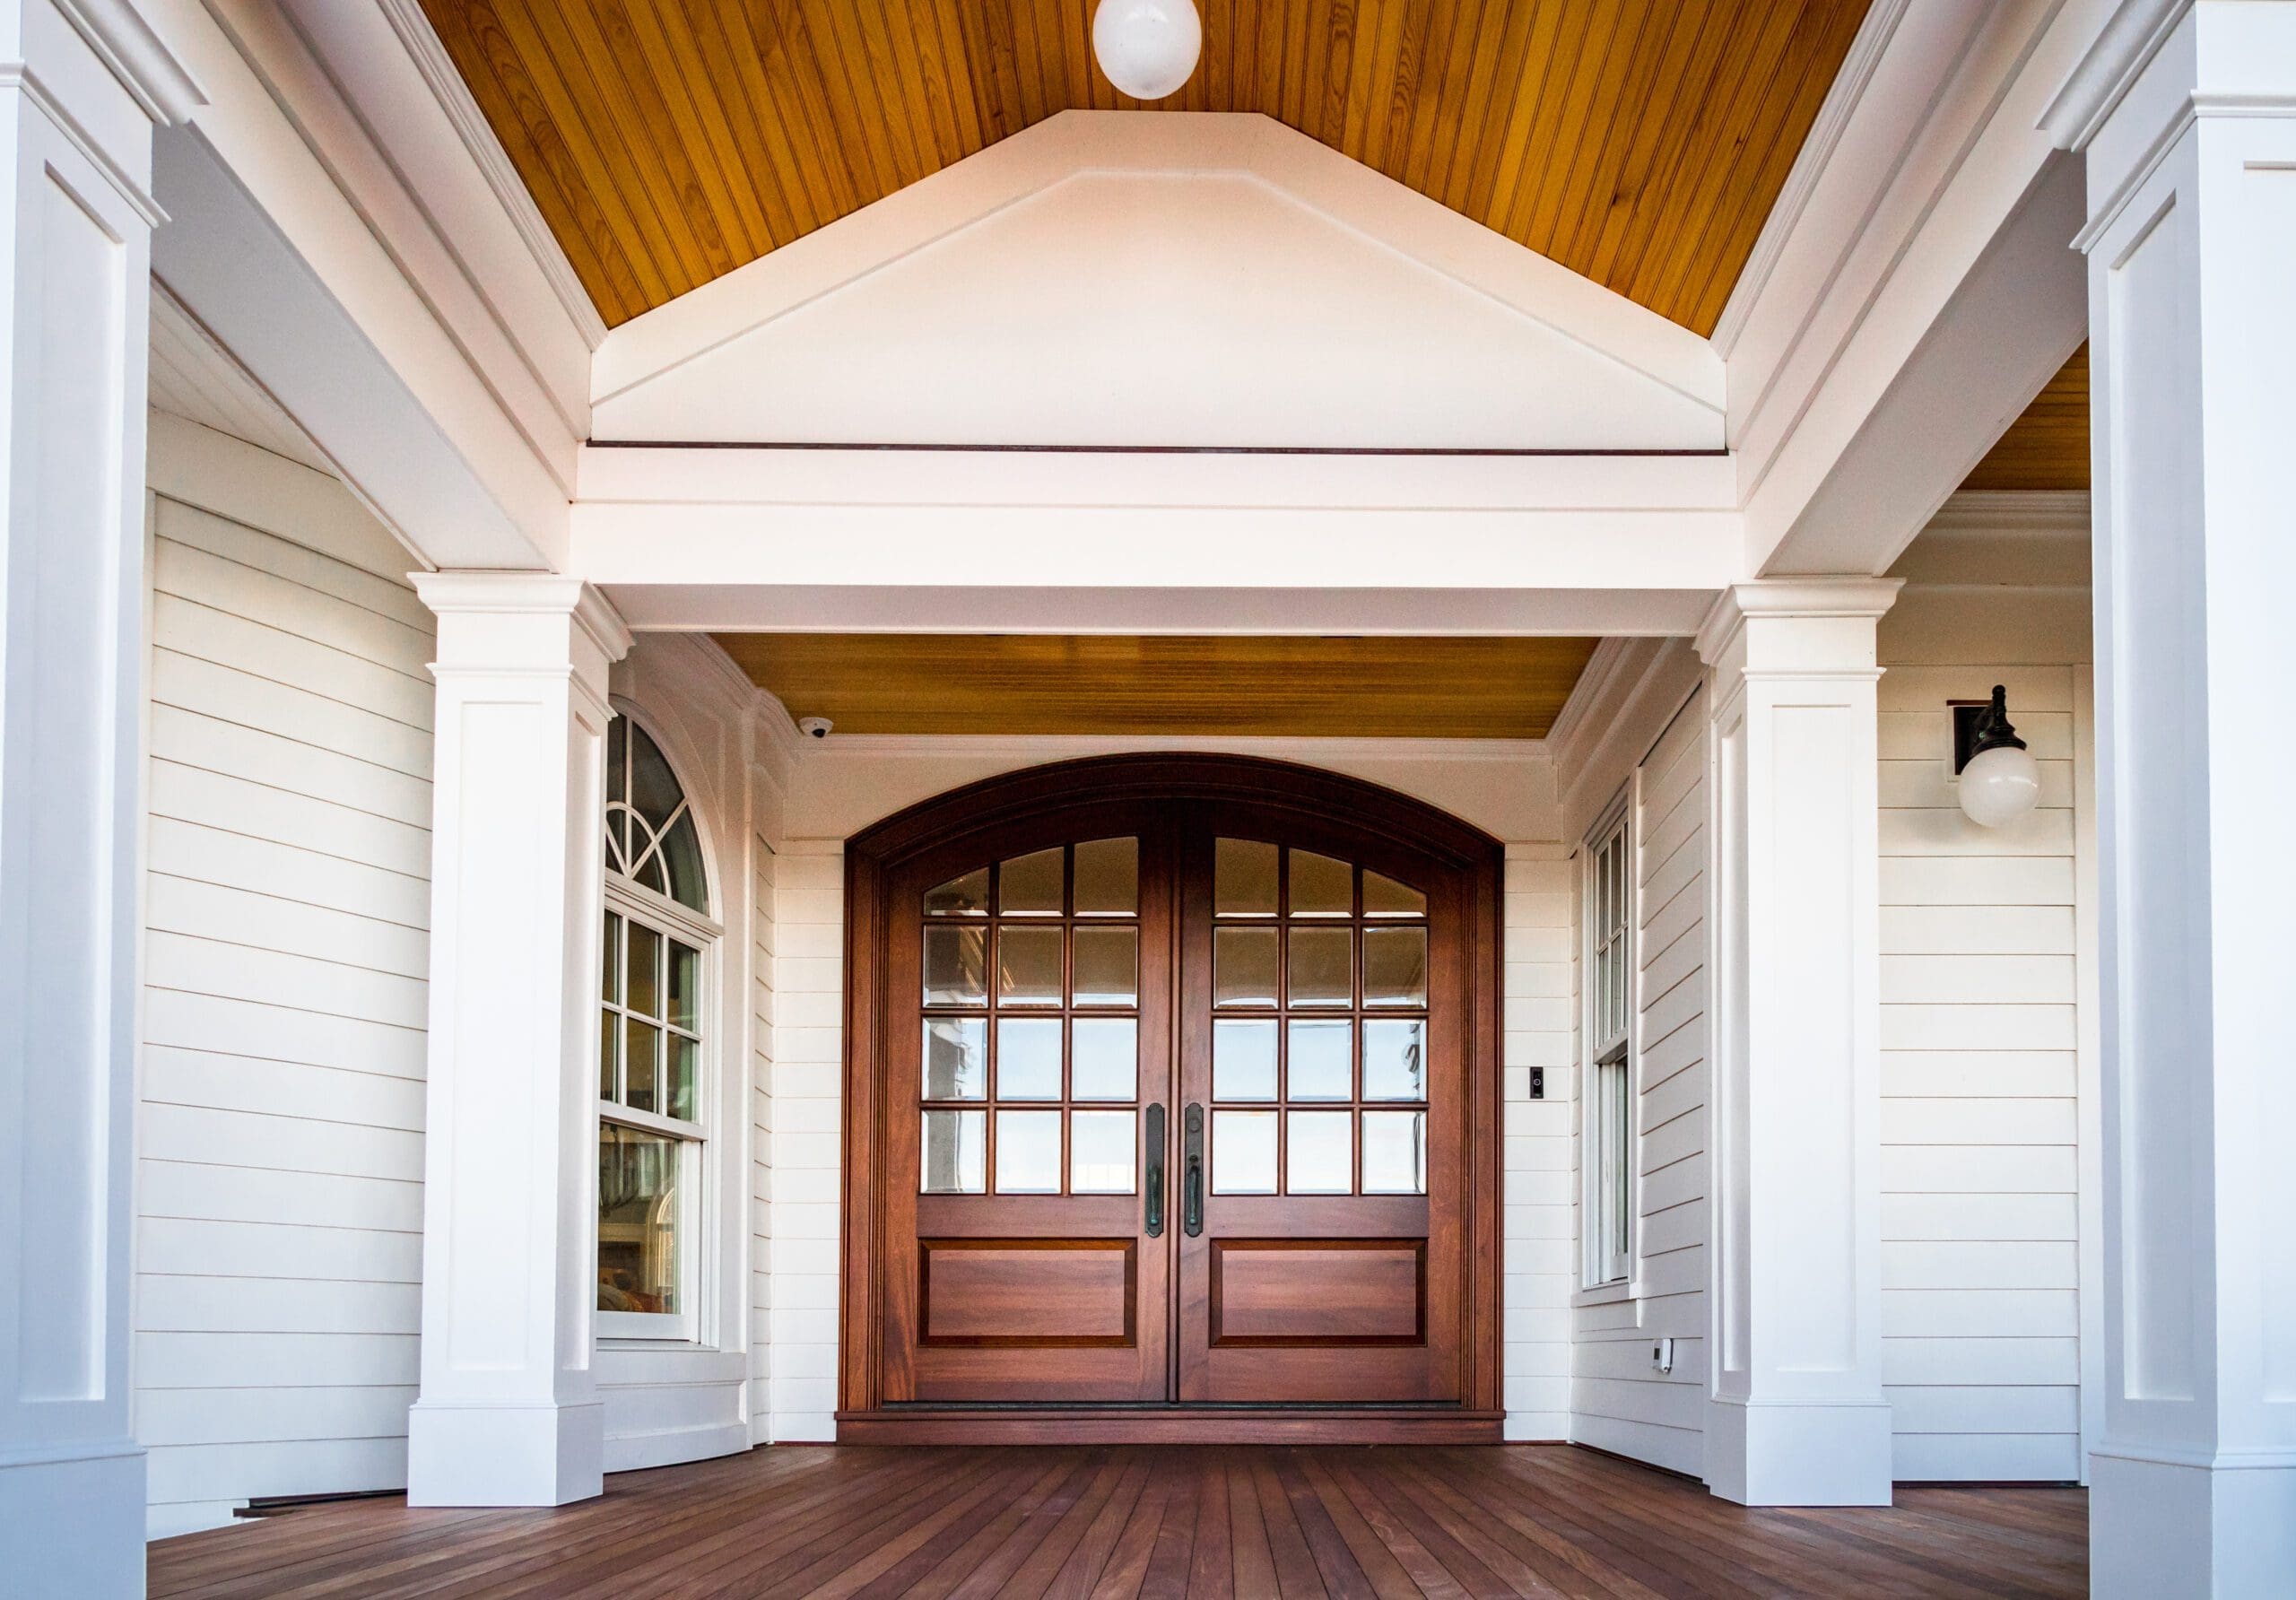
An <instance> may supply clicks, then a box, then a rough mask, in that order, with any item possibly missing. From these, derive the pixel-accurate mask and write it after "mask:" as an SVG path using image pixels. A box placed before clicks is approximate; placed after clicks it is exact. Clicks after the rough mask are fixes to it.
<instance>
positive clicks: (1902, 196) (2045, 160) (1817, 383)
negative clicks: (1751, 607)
mask: <svg viewBox="0 0 2296 1600" xmlns="http://www.w3.org/2000/svg"><path fill="white" fill-rule="evenodd" d="M2110 10H2111V6H2110V4H2109V0H2065V3H2064V4H2057V5H2052V4H2044V3H2042V0H2020V3H2018V4H1998V5H1996V4H1988V3H1987V0H1937V3H1936V4H1921V5H1918V6H1913V7H1910V8H1909V10H1908V11H1907V12H1906V13H1905V14H1904V16H1903V17H1902V18H1901V19H1900V22H1899V24H1898V26H1897V27H1896V29H1895V30H1893V32H1892V35H1891V37H1890V39H1889V41H1888V43H1887V45H1886V47H1885V48H1883V53H1882V57H1881V58H1880V60H1878V61H1877V62H1876V63H1875V64H1874V68H1873V70H1872V72H1871V73H1870V74H1869V75H1868V76H1867V78H1866V80H1865V85H1864V87H1863V90H1862V92H1861V94H1860V96H1859V99H1858V100H1857V104H1856V105H1855V106H1854V107H1853V108H1852V109H1850V110H1849V112H1848V117H1847V119H1846V122H1845V124H1844V126H1843V127H1842V129H1841V131H1840V134H1839V137H1838V139H1837V140H1836V142H1835V144H1834V147H1833V150H1832V152H1831V155H1830V158H1829V161H1828V163H1827V170H1825V171H1824V172H1823V173H1822V174H1821V175H1820V176H1819V177H1818V178H1816V179H1815V181H1814V183H1813V186H1812V188H1811V191H1810V194H1809V196H1808V198H1807V200H1806V202H1805V204H1804V205H1803V207H1802V210H1801V213H1800V215H1799V216H1798V217H1797V218H1796V224H1795V228H1794V230H1793V234H1792V236H1791V237H1790V238H1788V239H1787V240H1786V241H1785V243H1784V244H1783V246H1782V247H1781V248H1780V249H1779V254H1778V257H1777V259H1776V261H1775V263H1774V265H1772V266H1771V268H1770V273H1769V275H1768V277H1767V279H1766V280H1765V281H1764V283H1762V284H1761V288H1760V292H1759V294H1758V295H1757V296H1756V297H1755V299H1754V301H1753V303H1752V305H1751V306H1750V307H1749V308H1748V309H1747V310H1746V312H1745V315H1744V324H1743V326H1742V327H1741V328H1740V329H1739V330H1738V332H1737V337H1736V341H1735V344H1734V346H1733V349H1732V352H1731V356H1730V362H1729V372H1730V413H1731V415H1730V439H1731V443H1732V446H1733V448H1734V449H1735V451H1736V452H1737V457H1736V458H1737V461H1738V465H1739V471H1740V474H1741V494H1742V496H1743V499H1744V505H1745V507H1746V511H1747V540H1748V547H1747V552H1746V555H1747V567H1748V570H1751V571H1754V572H1765V571H1770V570H1789V569H1790V570H1816V569H1815V568H1814V567H1813V566H1812V565H1810V564H1809V563H1810V562H1811V561H1819V562H1821V563H1822V562H1833V563H1839V564H1836V565H1832V566H1831V567H1830V568H1829V569H1828V570H1835V571H1859V570H1865V571H1879V570H1882V569H1883V568H1884V567H1886V566H1887V564H1888V562H1889V561H1890V560H1891V559H1892V558H1893V556H1894V555H1895V553H1896V551H1897V550H1898V549H1900V548H1902V547H1903V544H1904V543H1905V541H1906V539H1908V538H1909V537H1910V536H1911V534H1912V533H1913V531H1915V530H1917V529H1918V527H1919V526H1920V525H1921V523H1922V521H1923V520H1924V519H1926V517H1927V515H1928V513H1929V512H1930V511H1931V510H1932V509H1935V506H1936V505H1937V504H1938V503H1939V502H1940V501H1941V500H1943V499H1944V496H1945V495H1946V494H1947V493H1949V492H1950V491H1952V488H1953V487H1954V485H1955V483H1958V478H1955V477H1952V476H1950V475H1947V474H1948V473H1949V471H1950V469H1949V468H1947V467H1942V466H1941V467H1937V468H1936V469H1935V470H1934V471H1929V472H1926V473H1925V474H1907V473H1900V474H1896V475H1897V478H1898V479H1899V480H1900V481H1898V482H1895V483H1881V484H1876V483H1861V484H1860V485H1858V488H1859V491H1860V492H1861V493H1865V494H1867V495H1871V494H1873V493H1875V492H1884V493H1887V494H1889V495H1891V496H1893V497H1895V498H1894V499H1892V500H1891V501H1890V502H1889V503H1884V504H1875V503H1874V502H1872V501H1871V500H1868V501H1867V502H1866V503H1865V508H1864V509H1863V511H1861V514H1860V516H1861V519H1862V520H1863V521H1864V522H1865V523H1866V524H1868V525H1869V526H1870V527H1871V530H1872V531H1871V535H1870V537H1866V536H1865V535H1860V534H1859V533H1857V531H1856V530H1854V529H1847V528H1843V527H1829V528H1828V529H1826V530H1822V533H1823V536H1822V539H1821V540H1820V541H1819V543H1821V544H1822V546H1823V551H1822V555H1814V556H1813V555H1810V554H1807V553H1804V554H1801V555H1798V556H1797V555H1796V554H1794V553H1791V552H1789V553H1788V554H1787V556H1786V557H1785V561H1786V562H1787V565H1786V566H1783V567H1781V566H1779V565H1778V564H1777V563H1778V562H1779V559H1780V547H1781V546H1782V545H1784V544H1785V543H1787V541H1788V539H1789V538H1790V537H1792V536H1794V535H1796V532H1797V530H1801V531H1804V532H1807V531H1808V530H1807V529H1805V528H1804V526H1803V525H1804V522H1805V517H1806V516H1807V514H1808V513H1809V512H1810V510H1811V509H1812V507H1813V502H1814V501H1816V500H1818V499H1819V497H1820V496H1821V494H1822V491H1824V490H1825V489H1826V487H1827V485H1828V483H1829V482H1830V480H1831V477H1832V475H1833V474H1835V472H1836V470H1837V468H1838V466H1839V465H1840V464H1841V463H1842V461H1843V459H1844V458H1845V457H1847V456H1848V455H1849V454H1850V453H1851V452H1852V450H1853V446H1855V447H1857V448H1858V449H1859V450H1862V451H1865V452H1866V453H1868V454H1872V453H1874V452H1880V451H1886V450H1887V449H1889V448H1893V447H1892V441H1891V440H1890V439H1885V438H1883V437H1881V433H1882V432H1883V431H1885V430H1886V429H1887V428H1888V427H1893V426H1902V425H1905V424H1909V423H1910V424H1912V425H1915V426H1918V427H1922V428H1926V429H1930V430H1936V429H1938V428H1941V427H1942V428H1944V429H1946V430H1966V431H1969V432H1970V437H1971V439H1975V440H1976V441H1977V442H1976V444H1975V446H1974V453H1972V454H1970V457H1969V460H1970V463H1973V462H1974V460H1975V459H1976V458H1977V457H1978V456H1979V455H1981V454H1982V453H1983V447H1984V445H1985V444H1986V443H1989V442H1990V435H1989V434H1987V435H1985V437H1983V438H1979V435H1980V434H1984V433H1985V430H1987V429H1988V428H1989V429H1991V430H1993V432H1996V433H1997V431H1998V426H1997V424H2003V423H2005V422H2006V421H2007V420H2008V418H2009V417H2010V416H2013V414H2014V412H2015V410H2016V409H2018V407H2019V406H2020V405H2021V404H2022V401H2023V400H2025V399H2029V398H2030V397H2031V392H2032V391H2033V390H2034V389H2037V388H2038V387H2039V379H2036V380H2034V381H2032V382H2031V383H2030V384H2029V383H2028V381H2027V380H2028V376H2029V375H2028V373H2027V372H2026V370H2025V369H2026V368H2027V367H2028V366H2031V365H2032V364H2033V362H2032V361H2028V360H2026V359H2025V357H2026V356H2027V355H2029V354H2031V353H2032V352H2022V351H2012V350H2005V349H1996V351H1995V352H1994V354H1995V356H1996V358H1997V359H1996V360H1993V361H1982V362H1978V363H1975V364H1974V365H1973V366H1971V367H1970V371H1969V373H1968V377H1969V378H1970V382H1972V383H1973V384H1974V385H1975V386H1976V387H1973V388H1964V389H1962V390H1961V392H1960V393H1959V394H1958V395H1957V396H1955V400H1956V404H1955V405H1954V406H1953V407H1952V408H1951V409H1950V410H1948V411H1946V412H1943V413H1941V412H1940V411H1939V410H1938V409H1937V408H1936V407H1935V406H1934V405H1914V404H1907V405H1900V407H1898V410H1899V411H1900V413H1904V414H1903V415H1901V416H1900V417H1898V418H1894V419H1892V418H1890V417H1887V416H1884V415H1883V410H1884V403H1885V402H1886V401H1887V400H1888V399H1889V398H1890V396H1891V395H1892V389H1893V387H1897V386H1899V385H1900V382H1901V380H1902V379H1903V378H1905V376H1906V374H1907V373H1908V370H1909V368H1912V367H1914V366H1915V365H1916V363H1917V361H1918V358H1919V357H1920V355H1921V353H1922V352H1923V348H1924V346H1925V344H1927V343H1931V342H1932V341H1934V340H1935V339H1936V338H1937V336H1938V335H1939V333H1940V330H1941V327H1943V326H1944V325H1945V323H1946V321H1947V319H1948V318H1949V317H1952V316H1953V315H1956V314H1958V313H1957V309H1956V308H1955V306H1954V300H1955V298H1956V296H1957V295H1959V294H1961V293H1962V292H1963V291H1965V290H1967V289H1970V287H1971V285H1972V283H1973V282H1974V281H1975V279H1976V277H1977V269H1978V268H1979V265H1980V264H1981V263H1982V261H1983V259H1984V258H1985V257H1987V254H1988V252H1991V251H1993V250H1994V248H1995V246H1996V240H1997V239H1999V238H2000V237H2001V235H2002V234H2003V232H2004V230H2005V228H2007V227H2008V226H2009V225H2010V223H2011V222H2012V221H2013V219H2014V218H2015V217H2016V216H2017V215H2018V213H2020V211H2021V210H2022V209H2026V208H2028V207H2029V206H2030V205H2031V204H2034V203H2036V196H2037V195H2038V194H2039V192H2040V191H2041V190H2042V189H2043V188H2045V187H2046V186H2045V185H2044V183H2043V178H2044V175H2045V173H2046V171H2047V169H2048V166H2049V163H2050V161H2051V160H2052V157H2053V155H2054V153H2055V152H2054V146H2053V145H2052V143H2051V142H2050V140H2049V138H2048V135H2046V134H2045V133H2044V132H2042V130H2041V128H2040V126H2039V124H2040V120H2041V117H2042V116H2043V114H2044V112H2045V111H2046V110H2047V109H2048V104H2049V102H2050V101H2051V100H2052V99H2053V97H2054V96H2055V94H2056V93H2057V89H2058V87H2059V85H2061V84H2062V83H2063V82H2064V81H2065V79H2066V75H2067V74H2069V73H2070V72H2071V71H2072V70H2073V68H2074V65H2075V64H2076V63H2077V62H2078V61H2079V59H2080V58H2081V57H2082V55H2083V53H2084V51H2085V50H2086V48H2087V47H2088V44H2089V41H2090V40H2091V39H2092V38H2093V37H2094V35H2095V33H2096V32H2097V30H2100V28H2101V27H2102V26H2103V25H2104V23H2105V22H2106V21H2107V19H2108V13H2109V12H2110ZM2064 242H2065V243H2066V247H2067V254H2068V255H2069V254H2070V253H2071V252H2070V244H2071V239H2070V238H2069V236H2068V238H2067V239H2066V240H2065V241H2064ZM2060 276H2061V274H2051V273H2048V272H2046V271H2043V272H2040V273H2038V274H2033V275H2032V281H2030V282H2027V283H2024V284H2022V292H2023V293H2025V294H2027V295H2028V296H2030V304H2029V305H2028V306H2026V307H2025V308H2023V309H2022V310H2018V311H2013V312H2011V313H2010V314H2009V316H2008V320H2009V322H2010V323H2011V325H2012V326H2021V327H2022V331H2023V332H2024V333H2025V334H2026V335H2028V336H2029V338H2030V340H2031V342H2033V343H2034V344H2035V348H2036V350H2038V349H2039V346H2040V345H2044V344H2047V345H2052V346H2054V345H2056V344H2058V343H2062V345H2063V348H2062V349H2059V350H2057V352H2056V356H2057V361H2060V362H2061V361H2062V360H2063V358H2064V356H2065V355H2066V353H2069V352H2070V351H2071V349H2072V347H2073V344H2074V343H2078V338H2079V334H2078V328H2077V326H2076V324H2078V323H2079V322H2080V321H2081V320H2083V318H2084V317H2085V309H2084V308H2083V305H2082V303H2081V298H2080V297H2079V295H2078V293H2077V291H2075V292H2074V294H2073V296H2072V297H2071V298H2068V297H2067V294H2066V289H2067V287H2068V285H2070V283H2072V280H2071V279H2070V278H2066V279H2065V280H2064V282H2062V283H2060V282H2058V279H2059V277H2060ZM2001 292H2002V290H2001V288H2000V286H1998V285H1984V286H1983V293H1982V296H1981V297H1980V298H1982V299H1983V300H1985V301H1986V305H1985V306H1983V307H1981V308H1980V309H1989V310H1990V311H1991V312H1993V313H1994V314H1996V315H2001V314H2002V313H2003V311H2004V308H2003V307H2002V306H2001V305H1999V304H1998V303H1996V302H1997V300H1998V299H1999V296H2000V294H2001ZM2059 302H2063V303H2059ZM1971 303H1972V302H1970V301H1964V303H1963V305H1962V306H1961V308H1959V311H1966V310H1967V309H1969V307H1970V304H1971ZM2059 322H2062V323H2063V324H2064V325H2065V327H2064V329H2063V330H2059V329H2058V328H2057V323H2059ZM2060 331H2062V332H2064V333H2065V334H2066V335H2067V337H2066V338H2064V339H2061V338H2060V337H2059V334H2060ZM2034 359H2035V360H2036V361H2038V360H2039V357H2038V356H2036V357H2035V358H2034ZM1964 364H1965V365H1968V363H1964ZM2046 376H2047V373H2046V372H2043V373H2042V374H2041V375H2040V378H2041V379H2045V378H2046ZM1996 389H1997V390H1998V391H1999V392H1998V393H1997V394H1996V393H1995V392H1994V391H1995V390H1996ZM2019 390H2022V394H2015V393H2013V391H2019ZM1996 413H1997V414H1996ZM1972 416H1975V417H1977V419H1978V420H1977V421H1976V422H1970V417H1972ZM1877 422H1879V423H1880V424H1881V425H1882V426H1881V427H1879V428H1877V427H1876V424H1877ZM1960 443H1961V441H1958V440H1957V441H1955V442H1954V444H1953V448H1942V447H1939V446H1938V445H1937V444H1936V442H1935V440H1934V439H1933V440H1932V441H1931V442H1930V448H1929V449H1928V454H1930V455H1932V456H1935V457H1937V459H1938V460H1939V461H1941V462H1942V461H1944V458H1945V457H1950V456H1953V455H1954V454H1955V451H1956V450H1958V449H1959V448H1960ZM1963 465H1967V463H1964V464H1963ZM1917 476H1918V478H1919V480H1920V481H1918V482H1915V481H1913V480H1914V478H1915V477H1917ZM1933 478H1935V479H1938V480H1940V481H1937V482H1931V481H1930V480H1931V479H1933ZM1843 487H1844V488H1845V489H1847V487H1848V485H1847V484H1846V483H1845V484H1844V485H1843ZM1898 500H1902V502H1903V503H1901V504H1900V503H1897V501H1898ZM1832 520H1834V521H1840V520H1842V519H1841V518H1839V517H1836V518H1833V519H1832ZM1861 540H1862V541H1863V542H1862V543H1861Z"/></svg>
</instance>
